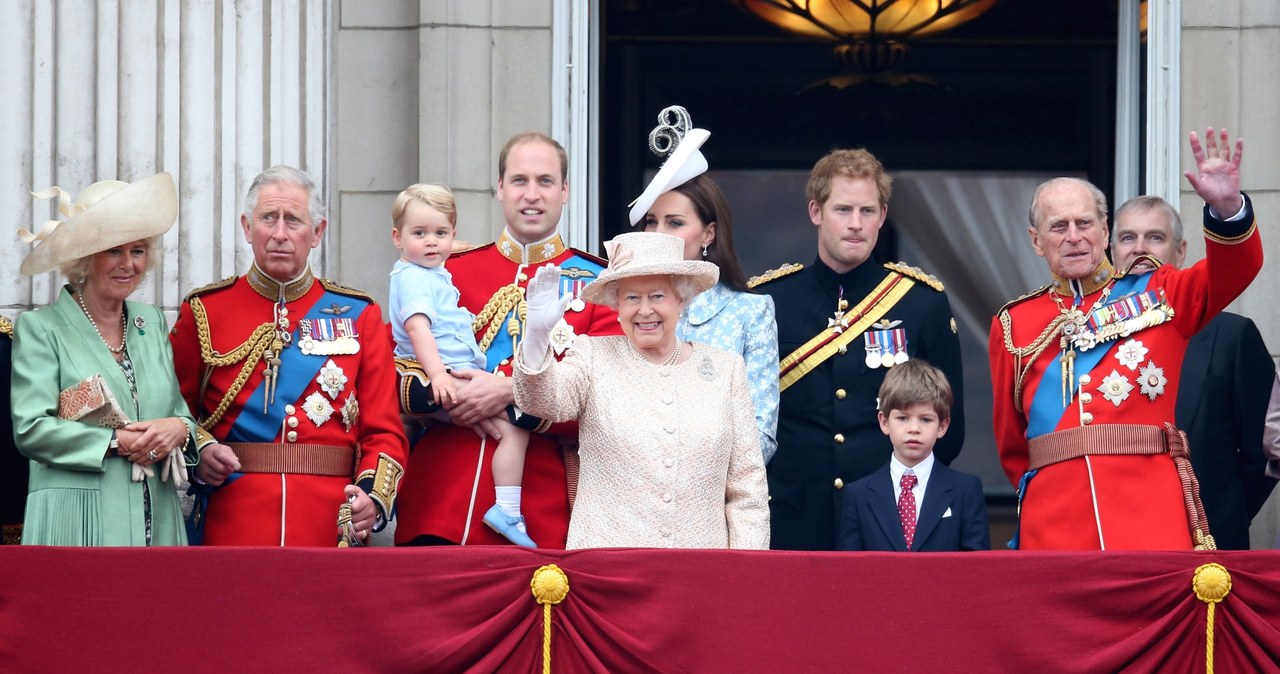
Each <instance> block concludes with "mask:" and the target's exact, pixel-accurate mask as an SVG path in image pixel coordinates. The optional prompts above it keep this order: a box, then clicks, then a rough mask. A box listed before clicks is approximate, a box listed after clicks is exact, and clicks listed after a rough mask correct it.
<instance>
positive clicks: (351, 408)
mask: <svg viewBox="0 0 1280 674" xmlns="http://www.w3.org/2000/svg"><path fill="white" fill-rule="evenodd" d="M359 418H360V403H358V402H356V394H355V393H352V394H351V395H349V396H347V402H345V403H343V404H342V423H343V425H345V426H346V427H347V432H348V433H350V432H351V429H352V428H354V427H355V425H356V419H359Z"/></svg>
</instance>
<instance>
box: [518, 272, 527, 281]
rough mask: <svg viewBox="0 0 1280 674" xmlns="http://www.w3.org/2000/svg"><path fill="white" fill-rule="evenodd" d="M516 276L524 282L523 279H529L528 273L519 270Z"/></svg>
mask: <svg viewBox="0 0 1280 674" xmlns="http://www.w3.org/2000/svg"><path fill="white" fill-rule="evenodd" d="M516 278H517V279H519V280H520V282H521V283H524V282H525V281H528V280H529V275H528V274H526V273H524V272H520V274H519V275H518V276H516Z"/></svg>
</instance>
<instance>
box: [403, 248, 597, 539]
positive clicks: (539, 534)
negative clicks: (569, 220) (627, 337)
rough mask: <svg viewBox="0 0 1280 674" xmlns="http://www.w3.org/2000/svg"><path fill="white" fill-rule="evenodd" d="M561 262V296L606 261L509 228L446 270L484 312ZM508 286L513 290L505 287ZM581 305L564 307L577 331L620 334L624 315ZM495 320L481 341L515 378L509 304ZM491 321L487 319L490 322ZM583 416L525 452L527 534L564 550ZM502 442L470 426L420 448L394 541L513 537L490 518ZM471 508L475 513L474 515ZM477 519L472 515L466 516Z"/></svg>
mask: <svg viewBox="0 0 1280 674" xmlns="http://www.w3.org/2000/svg"><path fill="white" fill-rule="evenodd" d="M545 264H556V265H559V266H560V267H561V269H562V270H563V276H562V279H561V292H562V294H563V293H569V292H572V293H577V292H580V290H581V287H582V286H584V285H586V284H587V283H589V282H591V281H593V280H595V278H596V276H597V275H598V274H599V273H600V271H601V270H602V269H603V268H604V264H605V263H604V261H603V260H601V259H599V258H597V257H595V256H592V255H589V254H587V253H583V252H581V251H577V250H574V249H571V248H566V247H565V245H564V243H563V241H562V240H561V239H560V236H559V235H558V234H556V235H553V236H552V237H551V238H549V239H547V240H545V241H541V242H538V243H534V244H531V245H529V246H521V245H520V244H519V243H517V242H516V241H515V240H514V239H512V238H511V237H510V236H508V235H507V233H506V232H505V231H504V232H503V234H502V236H501V237H500V238H499V239H498V241H496V242H494V243H490V244H486V245H484V246H480V247H477V248H473V249H471V250H468V251H465V252H460V253H455V254H454V255H452V256H451V257H450V258H449V260H448V262H447V263H446V266H447V267H448V269H449V271H450V272H451V273H452V274H453V283H454V286H455V287H456V288H457V289H458V291H459V293H460V295H461V296H460V298H459V304H460V305H461V306H462V307H464V308H465V309H467V310H468V311H470V312H472V313H473V314H481V313H482V311H483V310H484V308H485V305H486V304H488V303H489V302H490V300H491V299H493V298H494V297H495V295H498V294H499V291H501V290H502V289H504V288H509V287H511V286H513V285H514V286H515V288H518V289H519V290H518V292H517V295H518V296H519V297H520V298H521V299H523V296H524V288H525V287H526V286H527V285H528V281H529V279H531V278H533V275H534V273H535V272H536V271H537V268H538V267H540V266H542V265H545ZM507 292H510V291H507ZM578 306H579V305H578V303H575V305H574V307H571V308H570V310H569V311H567V312H565V321H566V322H567V323H568V324H569V325H570V326H572V327H573V330H574V333H575V334H578V335H584V334H589V335H617V334H621V333H622V328H621V326H620V325H619V324H618V315H617V313H616V312H614V311H613V310H612V309H609V308H608V307H605V306H600V305H596V304H590V303H583V304H581V310H580V311H575V310H574V308H575V307H578ZM496 314H498V315H495V316H494V317H493V318H492V319H491V320H500V321H501V326H500V328H499V330H498V331H497V335H496V336H495V337H494V338H493V340H492V341H491V342H490V343H489V344H485V342H484V339H483V337H484V332H485V331H484V328H483V327H482V328H481V330H480V331H478V332H477V333H476V341H477V342H480V346H481V348H482V349H484V350H485V353H486V355H487V357H488V368H487V369H488V370H489V371H490V372H493V371H495V370H496V371H497V372H498V373H499V374H501V375H503V376H510V375H511V354H512V337H511V336H510V334H509V333H508V330H507V328H508V325H509V321H508V318H509V315H510V310H509V308H506V307H503V308H502V309H501V310H499V311H497V312H496ZM489 322H491V321H486V325H487V324H488V323H489ZM577 435H578V427H577V422H576V421H574V422H568V423H559V424H554V425H548V424H546V423H542V424H539V425H538V427H537V428H535V429H534V432H533V433H531V434H530V436H529V446H528V449H527V451H526V452H525V463H524V479H523V483H522V487H523V489H522V490H521V506H520V509H521V512H522V513H523V515H524V517H525V522H526V524H527V526H528V530H529V537H530V538H532V539H533V540H534V541H535V542H537V544H538V546H539V547H544V548H557V549H563V548H564V543H565V537H566V534H567V533H568V528H569V497H568V490H567V488H566V484H567V482H566V475H565V463H564V455H563V450H562V443H568V444H570V445H574V446H576V443H577ZM494 447H495V443H494V441H493V440H488V441H486V442H484V443H483V444H482V442H481V440H480V439H479V438H477V437H476V434H475V433H474V432H473V431H472V430H471V429H470V428H465V427H460V426H453V425H450V424H439V425H437V426H435V427H433V428H431V429H430V430H429V431H427V433H426V434H425V435H424V436H423V438H422V439H421V440H419V441H418V442H417V443H416V444H415V445H414V448H413V452H412V454H411V456H410V458H409V466H408V468H407V470H406V471H405V477H404V485H403V487H402V491H403V494H404V495H403V497H402V498H401V499H400V502H399V507H398V513H397V515H396V544H398V545H403V544H407V543H411V542H413V541H414V539H416V538H418V537H419V536H433V537H436V538H440V539H444V540H447V541H452V542H454V543H463V544H468V545H471V544H477V543H480V544H505V543H508V541H507V539H505V538H503V537H502V536H500V535H498V534H496V533H494V532H493V531H492V530H491V529H489V528H488V527H487V526H485V525H484V523H483V521H482V520H483V517H484V513H485V511H486V510H488V509H489V507H490V506H491V505H493V502H494V491H493V473H492V470H491V467H490V464H491V461H492V459H493V450H494ZM468 513H470V517H469V518H468ZM468 520H469V521H468Z"/></svg>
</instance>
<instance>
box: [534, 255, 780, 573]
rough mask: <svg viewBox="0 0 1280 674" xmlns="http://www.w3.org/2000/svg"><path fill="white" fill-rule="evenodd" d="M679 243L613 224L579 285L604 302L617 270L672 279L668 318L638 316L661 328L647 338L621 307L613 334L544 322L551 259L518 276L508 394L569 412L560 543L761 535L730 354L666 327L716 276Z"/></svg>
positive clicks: (556, 312) (761, 501)
mask: <svg viewBox="0 0 1280 674" xmlns="http://www.w3.org/2000/svg"><path fill="white" fill-rule="evenodd" d="M681 248H682V244H681V242H680V241H679V239H676V238H675V237H673V236H669V235H666V234H656V233H632V234H623V235H620V236H619V237H617V238H616V239H614V240H613V241H611V242H609V249H610V258H611V262H610V267H609V269H607V270H605V272H603V273H602V274H601V276H600V278H599V279H598V280H596V281H595V282H593V283H592V284H590V285H589V286H587V290H585V291H584V292H583V297H584V298H586V299H587V300H588V301H592V302H596V303H600V304H608V305H610V306H615V307H616V306H617V305H618V284H619V282H621V281H622V280H623V279H627V278H640V277H646V278H653V279H658V280H661V281H665V280H666V279H672V280H673V281H674V283H673V285H674V287H675V289H676V290H677V292H676V295H678V296H679V297H678V303H679V306H677V307H673V308H674V309H675V311H676V312H677V313H675V314H673V315H672V317H671V320H670V322H669V325H667V321H664V320H660V319H657V318H651V317H644V316H642V317H641V318H642V319H643V320H644V321H646V325H649V324H660V328H659V329H660V330H662V331H663V337H662V338H661V341H660V342H659V343H657V344H655V345H652V346H651V345H650V343H648V342H645V341H643V340H640V341H637V338H636V337H635V336H634V334H633V332H634V330H635V328H632V327H631V326H630V325H629V324H628V319H627V318H626V317H627V316H628V312H627V311H626V309H625V307H624V308H623V309H622V310H620V316H621V317H622V318H621V320H623V331H624V333H627V334H625V335H624V336H612V337H589V336H581V337H576V338H574V337H572V336H571V335H565V334H563V328H555V326H556V324H557V321H558V319H559V316H560V312H561V311H562V310H563V306H564V303H563V301H562V300H561V299H560V298H558V297H557V288H558V287H559V285H560V283H559V279H558V278H557V277H558V270H556V269H554V268H552V267H546V268H543V269H541V270H539V272H538V276H537V277H535V279H534V281H533V282H532V283H531V284H530V290H529V312H528V321H527V325H528V326H529V330H530V332H529V334H528V335H527V336H526V338H525V342H524V343H523V344H522V345H521V353H520V356H519V358H518V359H517V362H516V370H515V399H516V405H517V406H518V407H519V408H520V409H521V410H524V411H526V412H528V413H530V414H534V415H537V416H540V417H542V418H544V419H548V420H551V421H568V420H572V419H577V420H578V423H579V434H578V437H579V443H580V445H579V457H580V475H579V479H578V490H577V499H576V501H575V502H574V506H573V512H572V514H571V516H570V520H569V536H568V541H567V543H566V547H568V548H571V549H572V548H592V547H670V548H677V547H678V548H747V549H767V548H768V547H769V508H768V494H767V486H766V484H765V476H764V461H763V458H762V455H761V452H760V442H759V439H758V435H757V431H756V424H755V415H754V412H753V406H752V400H751V391H750V387H749V385H748V383H747V377H746V370H745V367H744V366H743V362H742V357H741V356H739V355H737V354H731V353H727V352H724V351H721V350H719V349H716V348H713V347H710V346H707V345H704V344H692V343H678V342H677V341H676V338H675V323H676V321H675V320H674V319H675V317H676V316H678V311H679V308H680V307H682V306H683V304H684V303H686V302H687V301H688V300H689V299H690V298H691V297H692V296H693V295H695V294H696V293H697V292H700V291H702V290H705V289H706V288H709V287H711V285H713V284H714V283H715V279H716V275H717V271H716V268H715V266H714V265H711V264H709V263H706V262H697V261H685V260H683V259H682V255H681ZM708 268H709V269H708ZM548 294H549V295H550V298H548V297H547V295H548ZM569 299H572V298H569ZM672 299H676V298H672ZM553 328H555V329H553ZM557 331H558V332H557ZM570 340H571V341H572V343H571V344H570V345H568V347H567V349H565V350H564V353H563V355H564V358H563V360H561V361H558V362H557V361H556V360H555V359H554V358H551V357H549V356H550V355H551V353H554V351H550V347H552V346H553V345H554V346H555V348H556V349H557V350H558V349H560V348H561V347H563V346H564V345H565V344H566V342H568V341H570ZM549 351H550V352H549ZM526 354H530V355H526ZM649 355H653V358H650V357H647V356H649ZM655 360H656V361H657V362H655Z"/></svg>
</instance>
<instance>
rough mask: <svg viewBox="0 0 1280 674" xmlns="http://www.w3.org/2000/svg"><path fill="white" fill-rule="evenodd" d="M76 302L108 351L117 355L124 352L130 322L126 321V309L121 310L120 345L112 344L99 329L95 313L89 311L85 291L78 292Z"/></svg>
mask: <svg viewBox="0 0 1280 674" xmlns="http://www.w3.org/2000/svg"><path fill="white" fill-rule="evenodd" d="M76 303H77V304H79V305H80V310H81V311H83V312H84V317H85V318H87V319H89V325H92V326H93V331H94V332H96V333H98V339H101V340H102V344H103V345H104V346H106V347H107V351H110V352H111V353H113V354H115V355H117V356H118V355H120V354H122V353H124V347H125V343H126V342H127V341H128V336H129V324H128V323H127V322H126V321H125V317H124V309H121V310H120V346H111V345H110V344H108V343H107V338H106V337H103V336H102V331H101V330H99V329H98V323H97V321H95V320H93V314H91V313H89V307H86V306H85V305H84V293H83V292H78V293H76Z"/></svg>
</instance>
